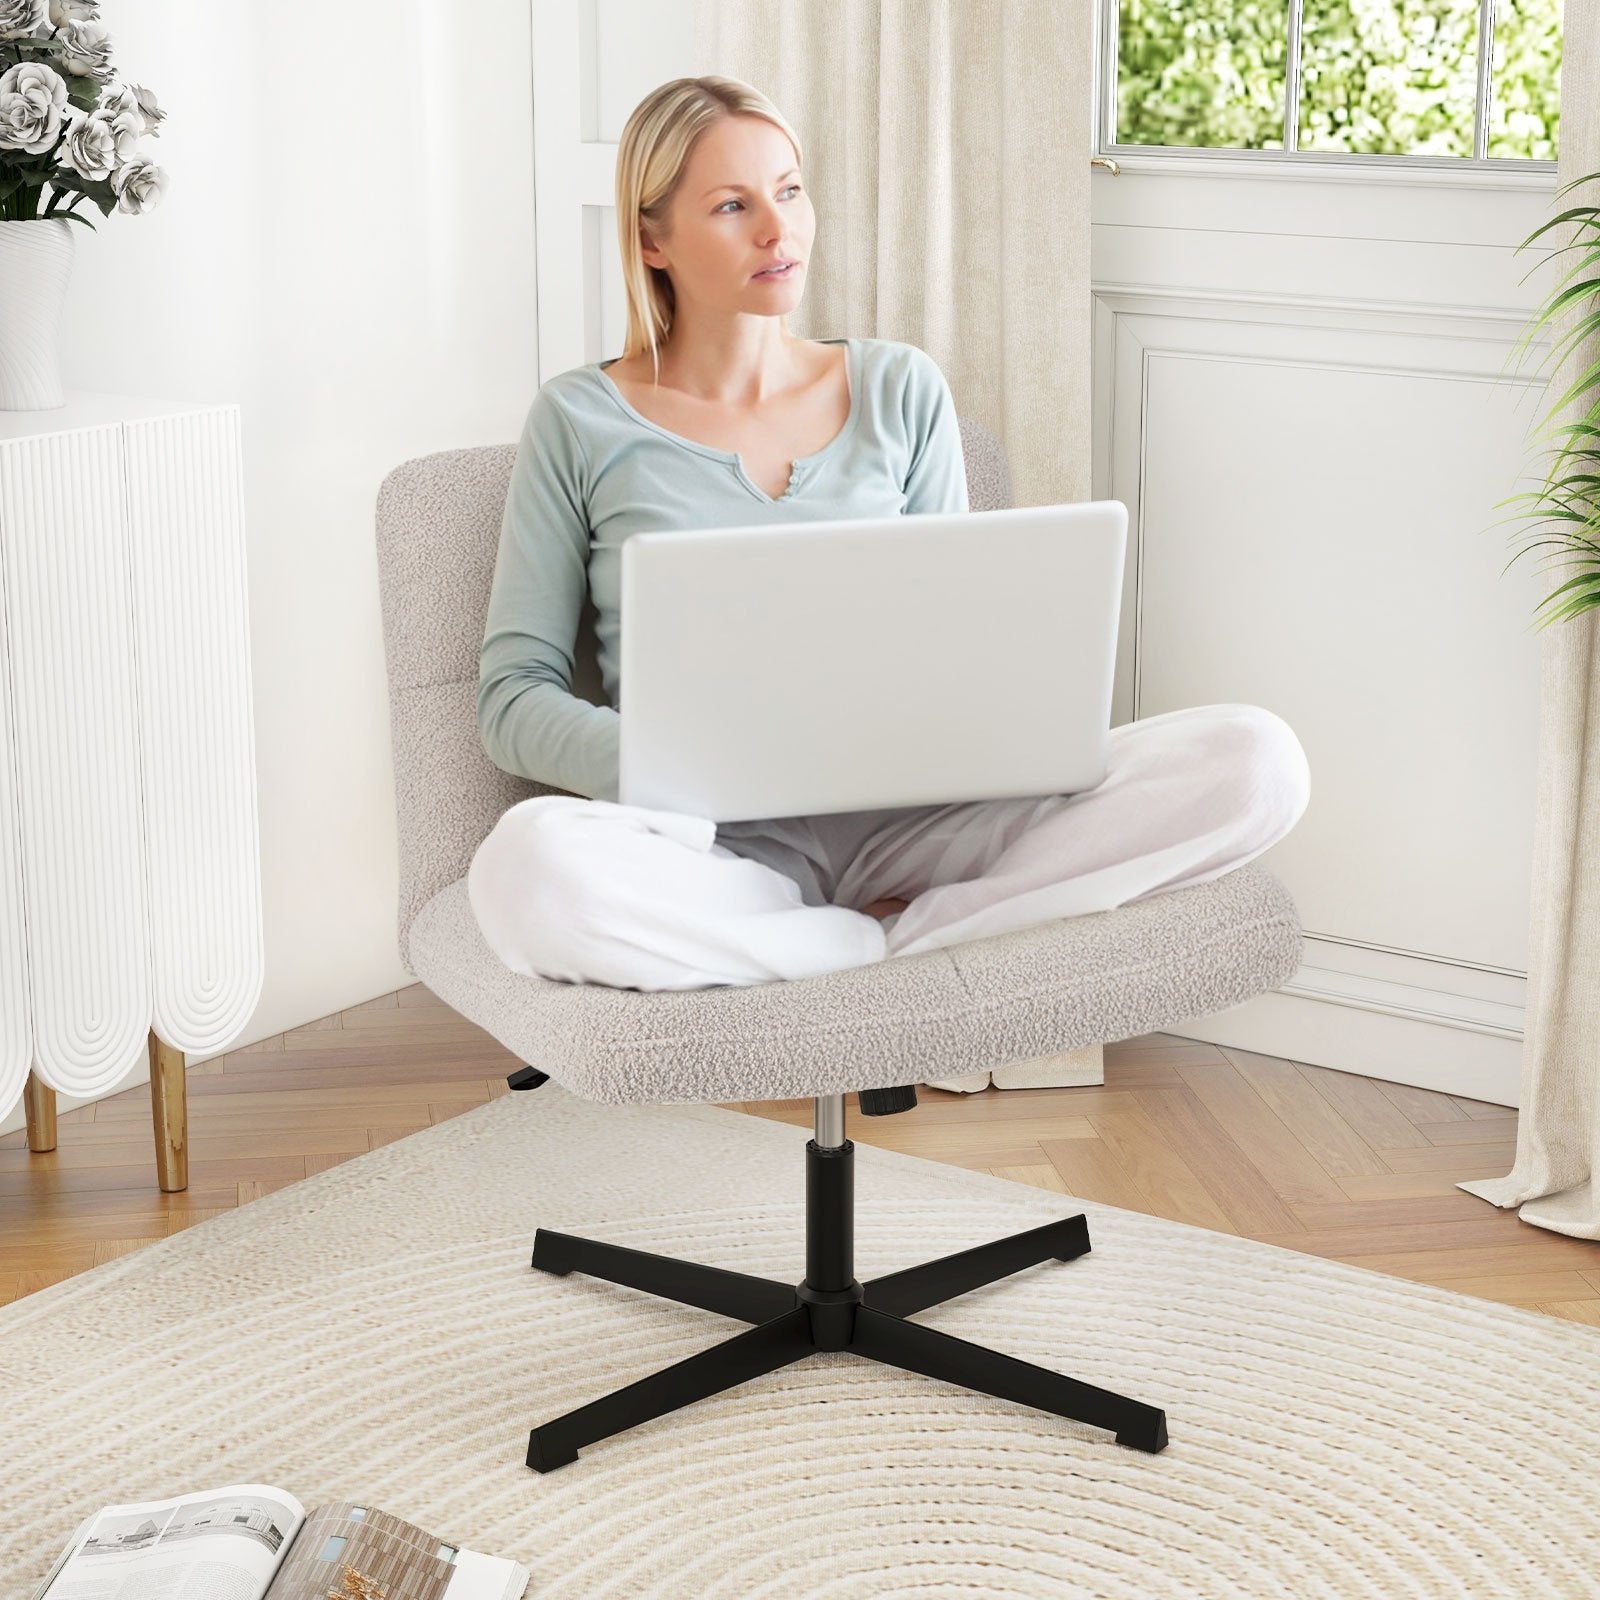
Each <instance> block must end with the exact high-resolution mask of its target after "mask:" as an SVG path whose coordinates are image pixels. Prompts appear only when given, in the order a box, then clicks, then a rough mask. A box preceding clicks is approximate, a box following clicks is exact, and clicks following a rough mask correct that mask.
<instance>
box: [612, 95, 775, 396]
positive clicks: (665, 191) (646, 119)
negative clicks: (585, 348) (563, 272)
mask: <svg viewBox="0 0 1600 1600" xmlns="http://www.w3.org/2000/svg"><path fill="white" fill-rule="evenodd" d="M732 116H753V117H765V118H766V120H767V121H768V122H770V123H772V125H773V126H774V127H776V128H780V129H781V130H782V131H783V132H784V133H785V134H787V135H788V138H789V142H790V143H791V144H792V145H793V146H794V157H795V161H796V163H797V164H799V165H802V166H803V165H804V164H805V157H804V154H803V152H802V151H801V148H800V138H799V135H798V134H796V133H795V131H794V129H793V128H791V127H790V126H789V124H788V123H787V122H785V121H784V119H783V115H782V113H781V112H780V111H779V110H778V108H777V107H776V106H775V105H773V103H772V102H771V101H770V100H769V99H767V97H766V96H765V95H764V94H762V93H761V91H760V90H759V89H754V88H752V87H751V86H750V85H749V84H748V83H742V82H741V81H740V80H739V79H738V78H720V77H715V76H709V77H703V78H674V79H672V80H671V82H669V83H663V84H662V85H661V86H660V87H659V88H656V89H652V90H651V91H650V93H649V94H647V95H646V96H645V97H644V99H643V100H641V101H640V102H639V103H638V105H636V106H635V107H634V108H633V113H632V115H631V116H629V118H628V121H627V125H626V126H625V127H624V128H623V130H622V138H621V140H620V141H619V143H618V146H617V188H616V205H617V244H618V247H619V249H620V250H621V253H622V287H623V290H624V292H625V293H626V294H627V297H628V334H627V338H626V340H625V341H624V343H623V348H622V355H623V358H627V357H628V356H635V355H643V354H644V353H645V352H646V351H648V352H649V353H650V359H651V363H652V365H653V368H654V370H655V374H656V377H655V381H656V382H657V383H659V382H660V381H661V346H662V345H663V344H664V343H665V342H666V339H667V336H668V335H669V334H670V333H671V332H672V314H673V308H674V304H675V301H674V296H673V291H672V279H671V278H670V277H668V275H667V273H666V271H665V270H664V269H663V268H661V267H652V266H650V265H649V264H648V263H647V262H646V261H645V259H644V255H643V247H642V245H641V243H640V239H639V229H640V226H641V224H642V225H643V226H645V227H646V228H648V229H649V232H650V237H651V238H652V239H653V240H656V241H658V242H659V241H662V240H664V239H666V238H667V234H666V231H665V230H666V220H667V208H668V207H669V206H670V205H671V203H672V197H673V195H674V194H676V193H677V189H678V185H679V183H680V182H681V181H682V179H683V169H684V167H685V166H687V165H688V161H689V155H690V152H691V151H692V150H693V149H694V147H695V144H696V142H697V141H698V140H699V138H700V136H701V134H703V133H704V132H705V131H706V129H707V128H709V127H710V126H711V125H712V124H713V123H714V122H718V121H720V120H721V119H722V118H724V117H732ZM780 320H781V322H782V326H783V329H784V331H785V332H786V333H787V332H788V328H789V319H788V318H787V317H784V318H782V319H780Z"/></svg>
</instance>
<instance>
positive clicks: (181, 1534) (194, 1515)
mask: <svg viewBox="0 0 1600 1600" xmlns="http://www.w3.org/2000/svg"><path fill="white" fill-rule="evenodd" d="M527 1585H528V1569H527V1568H526V1567H524V1566H522V1565H520V1564H519V1563H518V1562H515V1561H508V1560H506V1559H505V1558H504V1557H502V1556H483V1555H478V1554H476V1553H475V1552H474V1551H471V1550H463V1549H462V1548H461V1547H460V1546H459V1545H452V1544H450V1543H448V1542H447V1541H445V1540H443V1539H438V1538H435V1537H434V1536H433V1535H432V1534H430V1533H425V1532H423V1530H422V1529H421V1528H419V1527H416V1526H415V1525H414V1524H413V1523H410V1522H403V1521H401V1519H400V1518H399V1517H394V1516H390V1515H389V1514H388V1513H387V1512H384V1511H379V1510H378V1509H377V1508H376V1507H374V1506H362V1505H357V1504H355V1503H354V1502H353V1501H347V1500H341V1501H336V1502H334V1503H332V1504H329V1505H323V1506H317V1507H315V1508H313V1509H312V1510H311V1511H309V1512H308V1511H307V1510H306V1508H305V1507H304V1506H302V1505H301V1504H300V1502H299V1501H298V1500H296V1499H295V1497H294V1496H293V1495H292V1494H289V1493H287V1492H286V1491H284V1490H282V1489H274V1488H270V1487H268V1486H266V1485H263V1484H258V1483H246V1484H234V1485H232V1486H231V1487H229V1488H226V1489H207V1490H202V1491H201V1492H199V1493H197V1494H185V1495H179V1496H178V1497H177V1498H176V1499H172V1500H152V1501H149V1502H146V1503H144V1504H141V1505H127V1506H106V1507H104V1508H103V1509H101V1510H99V1511H97V1512H95V1514H94V1515H93V1516H92V1517H88V1518H86V1519H85V1520H84V1522H82V1523H81V1524H80V1525H79V1527H78V1530H77V1532H76V1533H74V1534H73V1536H72V1539H71V1541H70V1542H69V1543H68V1545H67V1548H66V1549H65V1550H63V1551H62V1552H61V1556H60V1559H59V1560H57V1562H56V1564H55V1566H54V1568H53V1569H52V1570H51V1573H50V1576H49V1577H47V1578H46V1579H45V1580H44V1583H43V1584H42V1585H41V1586H40V1587H39V1588H38V1589H36V1590H35V1591H34V1596H33V1600H329V1597H332V1600H522V1594H523V1591H524V1590H525V1589H526V1588H527Z"/></svg>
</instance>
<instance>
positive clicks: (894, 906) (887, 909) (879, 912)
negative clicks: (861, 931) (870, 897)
mask: <svg viewBox="0 0 1600 1600" xmlns="http://www.w3.org/2000/svg"><path fill="white" fill-rule="evenodd" d="M910 904H911V902H910V901H909V900H874V901H873V902H872V904H871V905H870V906H862V908H861V909H862V910H863V911H864V912H866V914H867V915H868V916H869V917H876V918H877V919H878V920H879V921H880V922H882V921H883V919H884V918H885V917H892V916H893V915H894V914H895V912H897V911H904V910H905V908H906V907H907V906H908V905H910Z"/></svg>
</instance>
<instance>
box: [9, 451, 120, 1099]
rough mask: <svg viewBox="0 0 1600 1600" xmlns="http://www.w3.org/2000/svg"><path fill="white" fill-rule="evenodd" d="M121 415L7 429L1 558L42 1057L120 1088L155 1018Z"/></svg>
mask: <svg viewBox="0 0 1600 1600" xmlns="http://www.w3.org/2000/svg"><path fill="white" fill-rule="evenodd" d="M121 441H122V433H121V428H120V426H119V425H117V424H110V425H107V426H105V427H92V428H84V429H78V430H74V431H70V432H62V433H55V434H39V435H35V436H33V437H30V438H23V439H13V440H6V441H4V442H0V540H3V541H4V550H3V556H0V566H3V569H4V582H5V605H6V612H7V622H8V635H7V641H6V642H7V649H8V653H9V659H10V668H11V709H12V718H13V728H12V740H13V748H14V752H15V766H14V771H15V782H16V801H17V824H18V826H17V834H18V839H19V842H20V846H21V849H20V859H21V867H22V880H23V923H24V928H25V951H26V961H27V967H28V989H29V995H30V999H31V1010H32V1016H33V1053H34V1064H35V1066H36V1068H37V1070H38V1073H39V1076H40V1077H41V1078H42V1079H43V1080H44V1081H45V1082H46V1083H48V1084H49V1085H51V1086H52V1087H53V1088H56V1089H59V1090H61V1091H62V1092H63V1093H66V1094H71V1095H78V1096H83V1097H88V1096H92V1095H95V1094H98V1093H101V1092H103V1091H104V1090H106V1089H109V1088H111V1087H112V1086H113V1085H115V1084H116V1083H117V1082H118V1081H119V1080H121V1079H122V1078H123V1077H125V1076H126V1075H127V1073H128V1072H129V1071H130V1070H131V1069H132V1068H133V1067H134V1066H135V1065H137V1063H138V1061H139V1058H140V1057H141V1055H142V1054H143V1053H144V1050H145V1041H146V1037H147V1035H148V1032H149V1027H150V948H149V940H148V936H147V932H146V926H147V925H146V860H145V847H144V830H143V827H142V825H141V820H140V803H139V772H140V750H139V737H138V726H137V718H136V705H135V690H134V672H135V656H134V633H133V618H132V614H131V612H130V609H129V591H128V544H127V519H126V504H125V497H124V490H123V460H122V443H121Z"/></svg>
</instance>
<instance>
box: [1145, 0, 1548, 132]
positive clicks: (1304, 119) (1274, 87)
mask: <svg viewBox="0 0 1600 1600" xmlns="http://www.w3.org/2000/svg"><path fill="white" fill-rule="evenodd" d="M1560 7H1561V0H1496V6H1495V20H1494V52H1493V56H1492V59H1491V69H1490V76H1491V83H1492V93H1491V95H1490V102H1489V127H1488V152H1487V153H1488V155H1489V156H1490V157H1493V158H1509V159H1522V160H1534V161H1554V160H1555V159H1556V131H1557V125H1558V123H1559V120H1560V104H1561V15H1560ZM1288 42H1289V8H1288V4H1287V0H1244V3H1242V4H1240V3H1238V0H1121V4H1120V6H1119V22H1118V52H1117V134H1116V137H1117V142H1118V143H1120V144H1142V145H1174V146H1183V147H1188V148H1201V147H1204V148H1213V149H1231V150H1282V149H1283V147H1284V145H1283V132H1284V130H1283V122H1284V116H1283V112H1284V95H1285V92H1286V89H1287V83H1288V69H1287V62H1288ZM1477 51H1478V6H1477V3H1476V0H1305V5H1304V11H1303V15H1302V20H1301V39H1300V62H1301V65H1300V70H1301V81H1300V108H1299V119H1298V122H1299V136H1298V144H1297V147H1298V148H1299V149H1301V150H1314V151H1325V152H1343V153H1347V154H1364V155H1433V156H1441V155H1442V156H1460V157H1470V156H1471V155H1472V137H1473V118H1474V104H1475V99H1476V94H1477Z"/></svg>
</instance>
